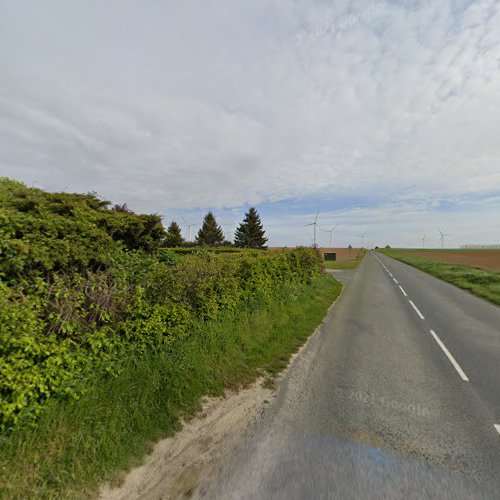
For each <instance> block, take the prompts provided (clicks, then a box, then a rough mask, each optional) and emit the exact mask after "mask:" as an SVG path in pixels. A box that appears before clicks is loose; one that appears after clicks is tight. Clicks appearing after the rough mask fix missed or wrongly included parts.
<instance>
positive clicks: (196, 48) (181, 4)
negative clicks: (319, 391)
mask: <svg viewBox="0 0 500 500" xmlns="http://www.w3.org/2000/svg"><path fill="white" fill-rule="evenodd" d="M0 175H2V176H7V177H11V178H14V179H18V180H21V181H23V182H25V183H26V184H28V185H32V186H35V187H40V188H43V189H47V190H50V191H70V192H89V191H95V192H97V193H99V195H100V196H102V197H103V198H105V199H107V200H111V201H112V202H113V203H125V202H126V203H127V205H128V206H129V207H130V208H132V209H133V210H135V211H137V212H144V213H152V212H155V213H159V214H162V215H163V216H164V222H165V224H168V223H169V222H170V221H171V220H177V221H178V222H179V223H180V224H182V225H183V227H184V230H185V231H186V233H187V229H186V228H185V221H187V222H188V223H196V222H200V221H201V219H202V217H203V215H204V214H205V213H206V212H207V211H208V210H213V211H214V213H215V215H216V217H217V219H218V221H219V222H220V223H221V225H222V226H223V228H224V230H225V232H226V236H227V237H228V238H229V239H232V235H233V232H234V228H235V226H236V224H237V223H238V222H239V221H240V220H241V219H242V217H243V214H244V212H245V211H246V210H247V209H248V208H249V207H250V206H256V207H257V209H258V211H259V213H260V214H261V217H262V221H263V224H264V227H265V229H266V230H267V234H268V237H269V244H270V245H272V246H295V245H310V244H312V243H313V229H312V227H311V226H306V225H307V224H309V223H311V222H313V220H314V218H315V217H316V214H318V223H319V225H320V226H321V228H322V229H331V228H332V227H333V226H335V225H336V224H338V226H337V227H336V229H335V231H334V233H333V244H334V245H338V246H346V245H348V244H352V245H353V246H359V245H360V243H361V238H360V235H361V234H363V233H365V232H366V237H365V240H364V242H365V245H367V246H375V245H386V244H390V245H392V246H405V247H418V246H422V244H423V241H422V238H423V237H424V235H425V237H426V243H425V244H426V247H439V246H440V235H439V232H438V230H441V231H442V232H443V233H445V234H446V237H445V246H449V247H454V246H459V245H461V244H464V243H484V244H487V243H498V242H500V1H493V0H484V1H483V0H478V1H470V0H453V1H452V0H439V1H438V0H432V1H427V0H422V1H416V0H401V1H396V0H385V1H356V0H334V1H332V0H307V1H306V0H267V1H264V0H252V1H251V2H249V1H243V0H196V1H195V0H182V1H178V0H141V1H140V2H139V1H136V0H134V1H131V0H107V1H105V2H103V1H102V0H80V1H78V0H44V1H43V2H40V1H39V0H23V1H22V2H21V1H18V0H0ZM195 230H196V228H193V231H195ZM329 240H330V234H329V233H328V232H326V231H323V230H318V234H317V243H319V244H320V245H329Z"/></svg>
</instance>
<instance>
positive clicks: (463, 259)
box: [404, 250, 500, 271]
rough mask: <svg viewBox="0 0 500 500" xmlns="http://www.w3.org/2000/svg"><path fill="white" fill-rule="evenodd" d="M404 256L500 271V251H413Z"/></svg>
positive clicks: (405, 253)
mask: <svg viewBox="0 0 500 500" xmlns="http://www.w3.org/2000/svg"><path fill="white" fill-rule="evenodd" d="M404 255H411V256H414V257H421V258H424V259H429V260H432V261H434V262H442V263H444V264H459V265H462V266H471V267H479V268H482V269H488V270H490V271H500V250H492V251H485V250H457V251H455V252H454V251H450V250H445V251H442V252H440V251H432V252H429V251H427V252H426V251H425V250H421V251H412V252H404Z"/></svg>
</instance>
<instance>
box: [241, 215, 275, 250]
mask: <svg viewBox="0 0 500 500" xmlns="http://www.w3.org/2000/svg"><path fill="white" fill-rule="evenodd" d="M266 243H267V238H266V233H265V231H264V228H263V227H262V222H261V220H260V216H259V214H258V213H257V210H255V208H254V207H252V208H250V210H249V211H248V212H247V213H246V214H245V218H244V219H243V222H242V223H241V224H240V225H239V227H238V228H237V229H236V232H235V233H234V245H235V246H237V247H245V248H260V249H264V248H267V247H266Z"/></svg>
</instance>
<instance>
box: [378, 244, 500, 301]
mask: <svg viewBox="0 0 500 500" xmlns="http://www.w3.org/2000/svg"><path fill="white" fill-rule="evenodd" d="M379 251H380V252H381V253H383V254H385V255H387V256H388V257H392V258H394V259H397V260H399V261H401V262H404V263H405V264H409V265H410V266H413V267H416V268H417V269H420V270H422V271H425V272H427V273H429V274H432V275H433V276H435V277H436V278H439V279H442V280H443V281H447V282H448V283H451V284H452V285H455V286H457V287H459V288H462V289H464V290H467V291H469V292H471V293H472V294H474V295H476V296H478V297H481V298H483V299H486V300H489V301H490V302H493V303H494V304H498V305H500V273H498V272H494V271H488V270H486V269H480V268H477V267H471V266H464V265H457V264H444V263H440V262H434V261H431V260H429V259H424V258H421V257H415V256H413V255H411V256H410V255H406V254H405V249H383V250H379ZM406 251H408V250H406ZM479 251H482V250H479ZM439 252H442V250H439ZM455 252H456V250H455Z"/></svg>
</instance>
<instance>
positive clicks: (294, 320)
mask: <svg viewBox="0 0 500 500" xmlns="http://www.w3.org/2000/svg"><path fill="white" fill-rule="evenodd" d="M340 290H341V285H340V284H339V283H338V282H337V281H335V280H334V279H333V278H332V277H329V276H326V277H324V278H320V279H319V280H317V281H316V282H315V283H314V284H312V285H310V286H307V287H304V289H303V291H302V293H300V294H299V295H298V297H296V299H295V300H290V299H289V298H288V300H278V299H277V300H276V301H275V302H273V303H271V304H266V305H265V306H262V307H260V308H257V309H254V310H249V309H245V308H240V309H239V310H238V311H237V313H233V314H231V315H227V316H226V317H225V318H224V319H223V320H221V321H217V322H215V321H214V322H205V323H199V324H197V325H196V327H195V328H194V329H193V331H191V334H190V335H189V337H187V338H185V339H180V340H177V341H176V342H175V343H173V344H171V346H170V347H169V348H168V349H165V350H164V351H162V352H159V353H157V354H155V355H149V356H132V357H130V359H129V361H128V363H127V365H126V366H127V367H126V369H125V371H124V372H123V373H122V374H121V376H120V377H119V378H108V379H104V380H103V379H101V380H96V381H95V383H94V386H93V389H92V390H91V391H90V392H88V393H87V394H86V395H84V396H83V397H82V398H81V399H80V400H78V401H54V402H53V403H52V405H49V407H48V408H47V409H46V411H45V412H44V414H43V415H42V418H41V419H40V421H39V426H38V427H37V428H35V429H19V430H17V431H15V432H14V433H12V434H10V435H8V436H4V437H2V438H0V498H20V499H21V498H22V499H26V498H61V497H64V498H80V497H86V496H89V495H92V494H93V493H95V491H96V488H97V487H98V486H99V484H100V483H101V482H102V481H104V480H116V479H117V478H119V477H120V471H123V470H126V469H129V468H130V467H133V466H134V465H138V464H139V463H140V462H141V459H142V458H143V457H144V455H145V454H147V453H148V452H149V451H150V450H151V446H152V444H153V443H154V442H155V441H156V440H158V439H160V438H162V437H165V436H169V435H172V434H173V433H174V432H175V431H176V430H177V429H179V419H180V417H182V416H189V415H193V414H195V413H196V411H198V410H199V409H200V399H201V397H202V396H203V395H220V394H222V393H223V391H224V389H225V388H236V387H241V386H244V385H245V384H248V383H250V382H251V381H253V380H255V379H256V378H257V377H259V376H261V375H266V374H267V377H268V379H269V377H271V380H272V376H273V375H275V374H277V373H278V372H280V371H281V370H283V369H284V368H285V367H286V365H287V363H288V360H289V358H290V356H291V354H292V353H293V352H295V351H297V349H298V348H299V347H300V346H301V345H302V344H303V343H304V342H305V341H306V339H307V338H308V337H309V336H310V335H311V333H312V332H313V331H314V329H315V328H316V327H317V325H318V324H319V323H320V322H321V320H322V318H323V317H324V316H325V313H326V311H327V309H328V307H329V306H330V305H331V304H332V302H333V300H334V299H335V298H336V297H337V296H338V294H339V293H340ZM267 383H268V384H269V383H270V382H269V380H267Z"/></svg>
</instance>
